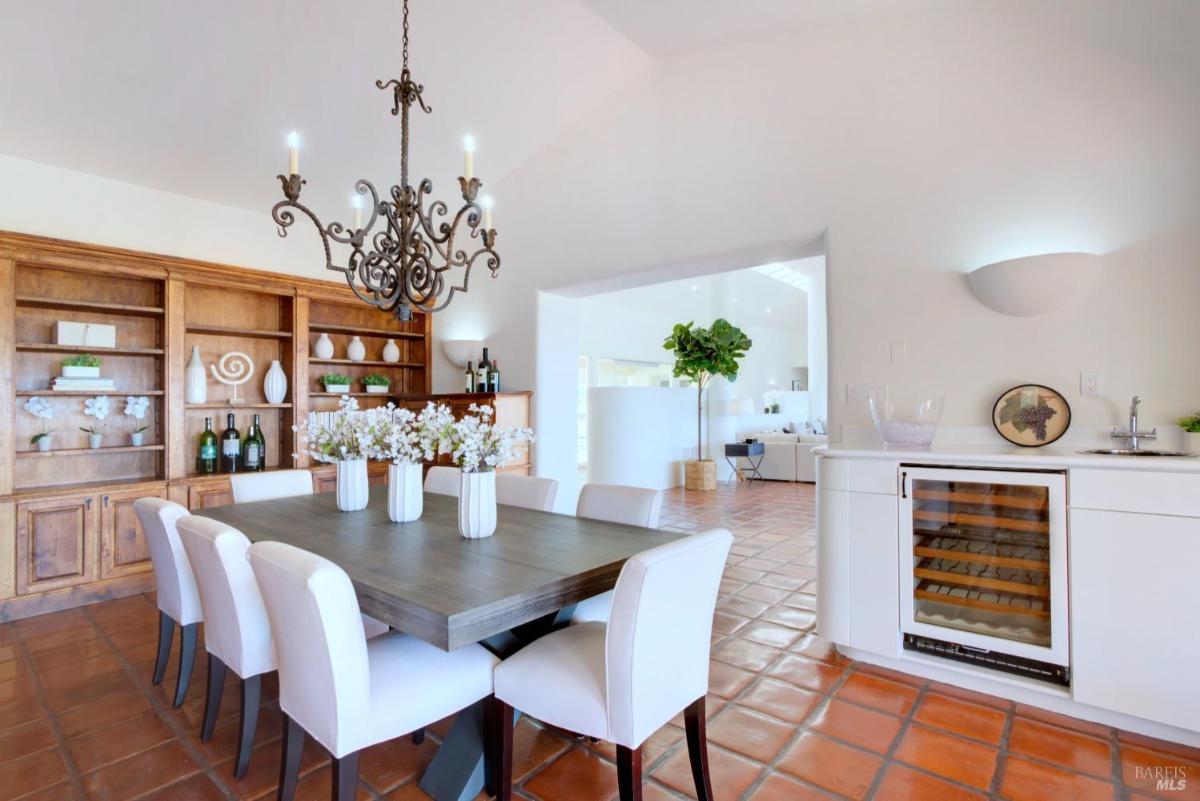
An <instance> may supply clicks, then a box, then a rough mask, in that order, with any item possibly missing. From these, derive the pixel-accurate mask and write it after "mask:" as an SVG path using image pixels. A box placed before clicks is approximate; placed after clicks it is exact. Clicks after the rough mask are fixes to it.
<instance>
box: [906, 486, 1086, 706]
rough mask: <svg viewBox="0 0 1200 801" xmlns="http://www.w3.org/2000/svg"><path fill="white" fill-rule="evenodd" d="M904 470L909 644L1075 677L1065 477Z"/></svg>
mask: <svg viewBox="0 0 1200 801" xmlns="http://www.w3.org/2000/svg"><path fill="white" fill-rule="evenodd" d="M900 471H901V475H900V479H901V480H900V484H901V487H900V628H901V631H902V632H903V633H904V647H905V648H906V649H910V650H915V651H922V652H925V653H931V654H936V655H938V656H942V657H946V658H949V659H954V660H957V661H961V662H969V663H972V664H976V665H979V666H981V667H986V668H990V669H993V670H1001V671H1006V672H1009V673H1016V674H1019V675H1023V676H1027V677H1030V678H1036V679H1040V680H1043V681H1050V682H1055V683H1059V684H1069V683H1070V670H1069V666H1070V659H1069V656H1070V643H1069V641H1068V637H1069V635H1068V630H1067V629H1068V624H1067V514H1066V479H1065V476H1064V475H1063V474H1062V473H1059V472H1050V471H1028V472H1027V471H1005V470H977V469H962V468H938V467H922V466H917V465H912V466H906V465H902V466H901V468H900Z"/></svg>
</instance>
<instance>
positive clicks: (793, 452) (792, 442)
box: [743, 431, 826, 483]
mask: <svg viewBox="0 0 1200 801" xmlns="http://www.w3.org/2000/svg"><path fill="white" fill-rule="evenodd" d="M746 437H754V438H756V439H758V441H759V442H761V443H763V446H764V448H763V460H762V466H761V467H760V468H759V472H761V473H762V477H763V478H766V479H771V480H772V481H807V482H810V483H812V482H815V481H816V480H817V457H816V455H815V454H813V449H814V448H818V447H820V446H822V445H824V444H825V443H826V437H825V435H824V434H785V433H782V432H779V431H763V432H758V433H749V434H746V435H745V437H743V439H744V438H746Z"/></svg>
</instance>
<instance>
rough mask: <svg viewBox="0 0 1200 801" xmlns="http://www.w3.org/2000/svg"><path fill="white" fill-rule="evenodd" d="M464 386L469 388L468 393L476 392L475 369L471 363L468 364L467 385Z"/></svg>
mask: <svg viewBox="0 0 1200 801" xmlns="http://www.w3.org/2000/svg"><path fill="white" fill-rule="evenodd" d="M464 386H465V387H466V388H467V390H466V391H467V392H474V391H475V368H474V367H472V366H471V363H470V362H467V374H466V383H465V384H464Z"/></svg>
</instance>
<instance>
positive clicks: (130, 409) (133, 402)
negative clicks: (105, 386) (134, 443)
mask: <svg viewBox="0 0 1200 801" xmlns="http://www.w3.org/2000/svg"><path fill="white" fill-rule="evenodd" d="M149 408H150V399H149V398H147V397H146V396H145V395H127V396H126V397H125V416H126V417H132V418H133V419H135V420H144V419H146V410H147V409H149ZM149 427H150V426H148V425H143V426H139V427H138V428H135V429H134V430H133V433H135V434H137V433H140V432H142V431H145V430H146V429H147V428H149Z"/></svg>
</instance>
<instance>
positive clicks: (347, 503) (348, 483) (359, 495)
mask: <svg viewBox="0 0 1200 801" xmlns="http://www.w3.org/2000/svg"><path fill="white" fill-rule="evenodd" d="M367 495H368V487H367V460H366V459H347V460H345V461H342V462H338V463H337V505H338V509H341V510H342V511H343V512H357V511H359V510H360V509H366V508H367Z"/></svg>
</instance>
